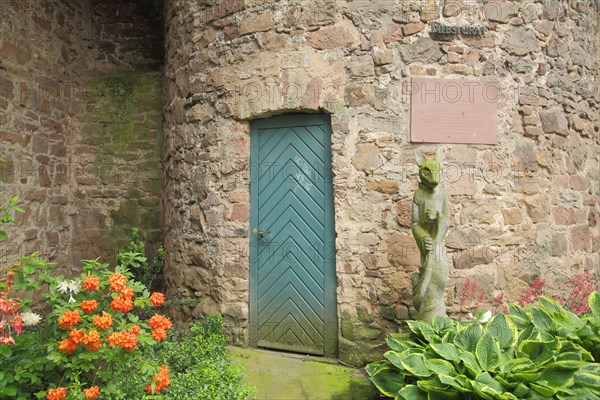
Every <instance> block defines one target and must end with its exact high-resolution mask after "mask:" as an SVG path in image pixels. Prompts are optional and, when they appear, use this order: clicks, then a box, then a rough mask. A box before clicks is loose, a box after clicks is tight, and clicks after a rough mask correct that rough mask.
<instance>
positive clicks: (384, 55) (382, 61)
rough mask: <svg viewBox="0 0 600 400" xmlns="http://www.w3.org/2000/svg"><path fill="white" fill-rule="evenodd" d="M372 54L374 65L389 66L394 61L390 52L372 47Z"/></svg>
mask: <svg viewBox="0 0 600 400" xmlns="http://www.w3.org/2000/svg"><path fill="white" fill-rule="evenodd" d="M372 54H373V61H374V62H375V65H386V64H391V63H392V62H393V61H394V53H393V52H392V51H390V50H383V49H379V48H376V47H374V48H373V50H372Z"/></svg>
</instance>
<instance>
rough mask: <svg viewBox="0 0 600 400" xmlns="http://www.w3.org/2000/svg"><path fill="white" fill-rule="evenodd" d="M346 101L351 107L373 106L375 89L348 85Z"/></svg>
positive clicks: (369, 86) (367, 86)
mask: <svg viewBox="0 0 600 400" xmlns="http://www.w3.org/2000/svg"><path fill="white" fill-rule="evenodd" d="M345 100H346V103H347V104H348V105H349V106H351V107H360V106H366V105H370V104H373V103H374V101H375V89H374V88H373V87H372V86H371V85H361V84H353V85H348V86H347V87H346V96H345Z"/></svg>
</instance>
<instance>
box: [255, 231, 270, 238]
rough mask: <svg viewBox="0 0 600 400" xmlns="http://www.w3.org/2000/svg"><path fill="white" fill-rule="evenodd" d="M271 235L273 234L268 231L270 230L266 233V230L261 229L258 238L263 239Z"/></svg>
mask: <svg viewBox="0 0 600 400" xmlns="http://www.w3.org/2000/svg"><path fill="white" fill-rule="evenodd" d="M269 233H271V231H268V230H267V231H265V230H263V229H260V230H259V231H258V236H260V237H263V236H265V235H268V234H269Z"/></svg>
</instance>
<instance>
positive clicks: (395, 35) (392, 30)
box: [383, 24, 404, 43]
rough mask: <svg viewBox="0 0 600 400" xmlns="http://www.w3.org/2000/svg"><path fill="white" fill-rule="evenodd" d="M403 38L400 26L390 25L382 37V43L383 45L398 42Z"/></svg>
mask: <svg viewBox="0 0 600 400" xmlns="http://www.w3.org/2000/svg"><path fill="white" fill-rule="evenodd" d="M403 37H404V33H403V32H402V25H399V24H391V25H389V26H388V28H387V30H386V32H385V35H384V36H383V41H384V42H385V43H392V42H399V41H401V40H402V38H403Z"/></svg>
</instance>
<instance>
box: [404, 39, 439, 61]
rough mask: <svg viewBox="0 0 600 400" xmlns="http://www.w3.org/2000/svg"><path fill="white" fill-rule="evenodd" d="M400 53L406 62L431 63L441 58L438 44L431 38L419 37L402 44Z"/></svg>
mask: <svg viewBox="0 0 600 400" xmlns="http://www.w3.org/2000/svg"><path fill="white" fill-rule="evenodd" d="M400 54H401V55H402V59H403V60H404V62H406V63H413V62H422V63H433V62H436V61H438V60H439V59H440V58H442V50H441V49H440V46H439V45H438V44H437V42H435V41H434V40H433V39H431V38H427V37H421V38H419V39H417V41H416V42H414V43H410V44H402V45H401V46H400Z"/></svg>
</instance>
